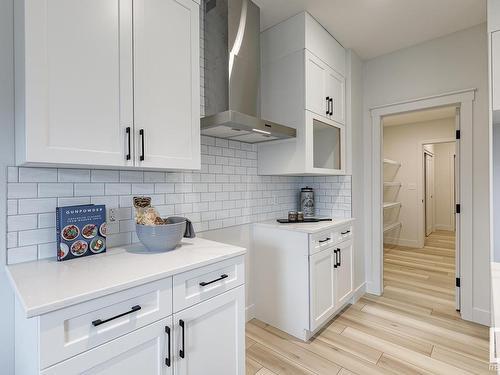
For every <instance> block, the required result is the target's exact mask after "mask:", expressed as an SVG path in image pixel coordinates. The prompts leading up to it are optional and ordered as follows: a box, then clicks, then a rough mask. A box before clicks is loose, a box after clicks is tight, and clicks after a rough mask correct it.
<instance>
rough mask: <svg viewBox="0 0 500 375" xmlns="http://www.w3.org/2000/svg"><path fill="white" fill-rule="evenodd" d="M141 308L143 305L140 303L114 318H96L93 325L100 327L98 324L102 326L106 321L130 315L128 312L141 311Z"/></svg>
mask: <svg viewBox="0 0 500 375" xmlns="http://www.w3.org/2000/svg"><path fill="white" fill-rule="evenodd" d="M140 309H141V306H139V305H136V306H132V308H131V309H130V311H127V312H124V313H123V314H118V315H116V316H113V317H112V318H109V319H106V320H101V319H97V320H94V321H93V322H92V325H93V326H94V327H98V326H100V325H101V324H104V323H107V322H110V321H112V320H115V319H118V318H121V317H122V316H125V315H128V314H132V313H135V312H136V311H139V310H140Z"/></svg>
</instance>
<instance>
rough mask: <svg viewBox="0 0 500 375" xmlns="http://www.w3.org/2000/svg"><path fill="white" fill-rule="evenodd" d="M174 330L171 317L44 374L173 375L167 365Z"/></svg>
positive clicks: (45, 371) (63, 363)
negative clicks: (171, 332) (170, 332)
mask: <svg viewBox="0 0 500 375" xmlns="http://www.w3.org/2000/svg"><path fill="white" fill-rule="evenodd" d="M171 327H172V317H170V318H167V319H163V320H160V321H158V322H156V323H153V324H150V325H149V326H146V327H144V328H141V329H138V330H137V331H133V332H131V333H129V334H127V335H125V336H121V337H120V338H117V339H115V340H113V341H110V342H108V343H106V344H103V345H101V346H98V347H97V348H94V349H91V350H89V351H87V352H85V353H82V354H80V355H77V356H75V357H73V358H71V359H68V360H67V361H64V362H61V363H59V364H57V365H54V366H52V367H49V368H47V369H45V370H44V371H42V372H41V374H42V375H73V374H74V375H76V374H86V375H123V374H141V375H171V374H172V373H173V372H172V368H173V366H172V363H170V365H168V364H167V358H169V353H168V349H169V339H170V340H171V339H172V337H171V335H169V334H168V332H167V330H168V329H171ZM170 342H171V341H170ZM171 349H172V347H171Z"/></svg>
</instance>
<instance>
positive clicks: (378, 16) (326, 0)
mask: <svg viewBox="0 0 500 375" xmlns="http://www.w3.org/2000/svg"><path fill="white" fill-rule="evenodd" d="M253 1H254V2H255V3H256V4H257V5H259V6H260V8H261V29H262V30H265V29H267V28H268V27H270V26H273V25H275V24H277V23H279V22H281V21H284V20H286V19H287V18H289V17H291V16H293V15H295V14H297V13H300V12H302V11H304V10H306V11H308V12H309V13H310V14H311V15H312V16H313V17H314V18H316V19H317V20H318V21H319V22H320V23H321V24H322V25H323V26H324V27H325V28H326V29H327V30H328V31H329V32H330V33H331V34H332V35H333V36H335V38H336V39H337V40H338V41H339V42H340V43H341V44H342V45H343V46H344V47H345V48H351V49H353V50H354V51H355V52H356V53H357V54H358V55H359V56H360V57H361V58H362V59H364V60H367V59H371V58H374V57H377V56H380V55H383V54H386V53H389V52H393V51H396V50H399V49H401V48H406V47H410V46H412V45H415V44H419V43H422V42H425V41H428V40H431V39H435V38H438V37H441V36H444V35H447V34H451V33H454V32H456V31H459V30H463V29H467V28H469V27H472V26H475V25H479V24H481V23H483V22H486V0H253Z"/></svg>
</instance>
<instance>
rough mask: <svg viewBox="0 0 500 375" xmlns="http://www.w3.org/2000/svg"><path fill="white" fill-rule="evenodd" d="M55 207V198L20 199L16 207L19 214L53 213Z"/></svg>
mask: <svg viewBox="0 0 500 375" xmlns="http://www.w3.org/2000/svg"><path fill="white" fill-rule="evenodd" d="M56 207H57V199H56V198H41V199H20V200H19V205H18V212H19V214H38V213H44V212H54V211H55V209H56Z"/></svg>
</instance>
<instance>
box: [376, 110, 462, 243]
mask: <svg viewBox="0 0 500 375" xmlns="http://www.w3.org/2000/svg"><path fill="white" fill-rule="evenodd" d="M454 135H455V119H454V118H450V119H442V120H435V121H426V122H420V123H416V124H405V125H398V126H386V127H384V158H387V159H392V160H396V161H398V162H401V167H400V168H399V170H398V173H397V175H396V177H395V181H398V182H401V183H402V186H401V188H400V190H399V194H398V196H397V201H399V202H401V205H402V207H401V209H400V210H399V218H398V221H400V222H401V223H402V226H401V229H400V230H399V231H397V230H393V231H391V232H389V233H388V234H387V235H386V236H385V238H384V239H385V242H386V243H397V244H399V245H401V246H410V247H420V246H421V242H422V240H423V222H422V223H420V222H419V220H422V221H423V219H424V218H423V216H422V215H421V214H422V212H423V203H422V198H423V194H424V192H423V188H422V187H423V178H422V176H423V169H422V158H423V150H422V144H423V143H425V142H428V141H431V140H437V139H450V138H451V139H452V138H453V137H454ZM431 146H433V147H428V149H430V151H431V152H435V149H436V146H435V145H431ZM434 161H435V162H436V159H434ZM435 170H436V168H435ZM437 189H438V187H437V185H436V186H435V190H436V191H437ZM393 190H394V188H390V189H385V191H386V195H387V194H391V193H392V192H393ZM436 198H437V197H436ZM436 200H437V199H434V201H435V202H436ZM388 201H389V200H388ZM391 201H392V200H391ZM397 210H398V209H397V208H391V209H388V210H385V216H388V215H396V214H397Z"/></svg>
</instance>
